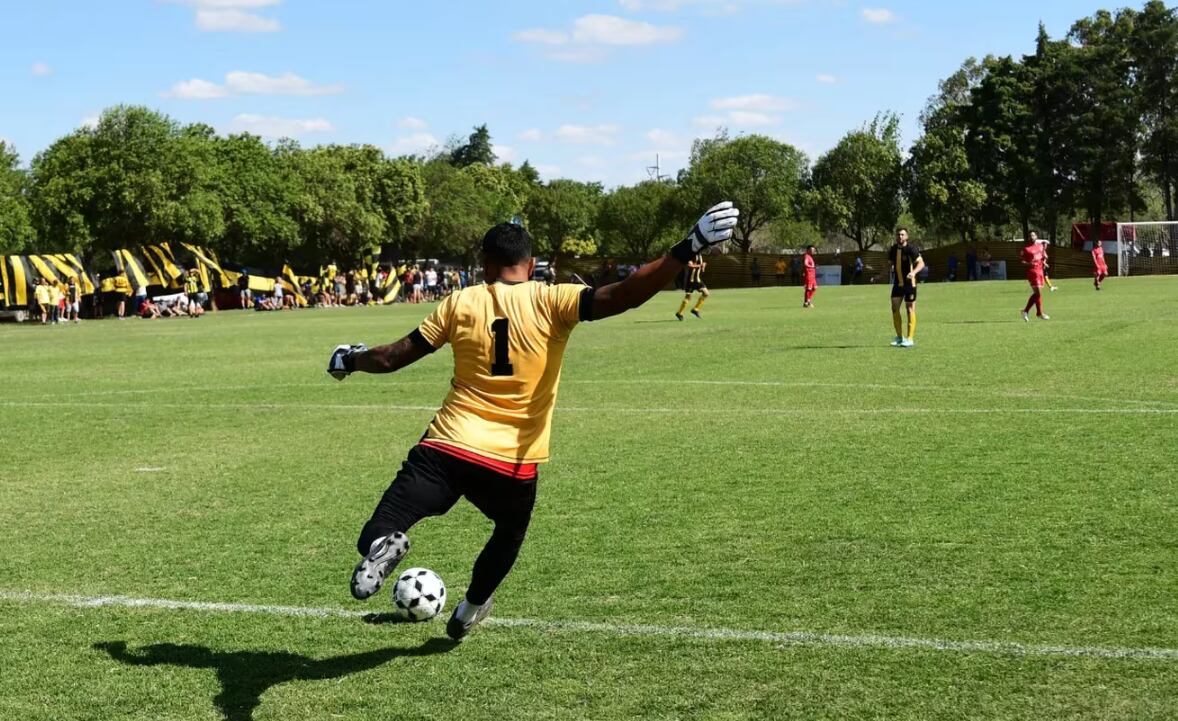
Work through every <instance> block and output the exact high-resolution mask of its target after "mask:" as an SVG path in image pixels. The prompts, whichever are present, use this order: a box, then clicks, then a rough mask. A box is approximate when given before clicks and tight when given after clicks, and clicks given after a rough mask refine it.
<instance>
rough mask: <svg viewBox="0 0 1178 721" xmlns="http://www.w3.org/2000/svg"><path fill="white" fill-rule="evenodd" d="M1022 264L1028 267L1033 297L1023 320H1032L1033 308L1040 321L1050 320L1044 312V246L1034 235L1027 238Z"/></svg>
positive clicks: (1028, 301)
mask: <svg viewBox="0 0 1178 721" xmlns="http://www.w3.org/2000/svg"><path fill="white" fill-rule="evenodd" d="M1020 260H1021V261H1022V264H1023V265H1025V266H1027V282H1028V283H1030V284H1031V297H1030V298H1028V299H1027V305H1026V307H1025V308H1023V320H1024V321H1030V320H1031V316H1030V313H1031V308H1032V307H1034V308H1035V315H1037V316H1039V319H1040V320H1050V319H1051V316H1049V315H1047V314H1046V313H1044V312H1043V293H1042V290H1043V283H1044V278H1043V246H1042V245H1040V244H1039V243H1038V242H1036V240H1035V238H1034V233H1032V234H1031V237H1028V238H1027V241H1026V243H1025V244H1024V245H1023V252H1022V255H1021V257H1020Z"/></svg>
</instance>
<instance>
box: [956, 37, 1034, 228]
mask: <svg viewBox="0 0 1178 721" xmlns="http://www.w3.org/2000/svg"><path fill="white" fill-rule="evenodd" d="M986 65H987V67H986V74H985V77H984V78H983V79H982V81H981V82H980V83H979V84H978V85H977V87H975V88H973V90H971V92H970V95H971V102H970V105H969V106H968V108H967V109H966V111H965V112H966V115H967V117H968V119H969V120H968V122H969V126H970V132H969V134H968V137H967V139H966V148H967V152H968V156H969V164H970V167H971V168H972V169H973V172H974V177H975V178H976V179H977V180H978V181H980V182H981V184H982V185H983V186H984V187H985V189H986V192H987V197H986V202H985V204H984V206H983V207H982V209H981V210H982V214H983V217H984V218H985V220H986V221H987V222H988V223H989V224H990V225H991V226H992V227H994V228H1001V227H1004V226H1006V225H1007V224H1009V223H1011V222H1015V223H1017V224H1018V225H1019V226H1020V227H1021V228H1022V231H1023V234H1024V236H1025V235H1026V233H1027V232H1029V230H1030V224H1031V216H1032V213H1033V212H1034V211H1035V207H1036V204H1035V195H1034V184H1035V173H1036V170H1035V119H1034V115H1033V113H1032V107H1031V96H1032V91H1033V89H1032V84H1031V78H1030V74H1029V72H1028V71H1027V68H1026V67H1025V66H1023V65H1022V64H1020V63H1018V62H1017V61H1015V60H1014V59H1013V58H1010V57H1003V58H993V59H988V60H987V63H986Z"/></svg>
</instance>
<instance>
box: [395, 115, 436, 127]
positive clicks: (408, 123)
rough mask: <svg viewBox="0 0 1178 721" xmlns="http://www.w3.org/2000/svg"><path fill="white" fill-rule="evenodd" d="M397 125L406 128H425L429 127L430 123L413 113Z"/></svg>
mask: <svg viewBox="0 0 1178 721" xmlns="http://www.w3.org/2000/svg"><path fill="white" fill-rule="evenodd" d="M397 126H398V127H401V128H405V129H406V130H425V129H426V128H428V127H429V123H427V122H425V121H424V120H422V119H421V118H415V117H413V116H412V115H406V116H405V117H403V118H401V119H400V120H398V121H397Z"/></svg>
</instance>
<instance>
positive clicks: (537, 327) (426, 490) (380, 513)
mask: <svg viewBox="0 0 1178 721" xmlns="http://www.w3.org/2000/svg"><path fill="white" fill-rule="evenodd" d="M738 216H739V211H738V210H737V209H736V208H733V207H732V203H721V204H719V205H717V206H715V207H713V208H711V209H710V210H709V211H708V212H707V213H705V214H704V216H703V217H702V218H700V220H699V222H698V223H696V225H695V227H694V228H692V230H691V233H689V234H688V236H687V237H686V238H684V239H683V240H682V241H681V242H680V243H678V244H676V245H675V246H674V247H673V248H672V249H671V251H670V252H669V253H668V254H667V255H666V256H664V257H662V258H659V259H658V260H655V261H652V262H650V263H647V264H646V265H644V266H642V267H641V268H639V269H638V270H637V271H636V272H634V273H633V274H631V275H629V276H628V277H626V279H625V280H623V281H621V282H619V283H613V284H610V285H604V286H601V287H598V288H589V287H586V286H579V285H572V284H556V285H546V284H544V283H542V282H536V281H533V280H532V277H533V272H534V270H535V265H536V262H535V259H534V258H533V257H532V239H531V236H529V235H528V233H527V231H526V230H524V229H523V228H522V227H520V226H518V225H514V224H511V223H503V224H500V225H497V226H495V227H494V228H492V229H491V230H490V231H488V232H487V234H486V236H484V237H483V243H482V250H483V267H484V269H485V270H484V276H485V278H486V283H485V284H483V285H477V286H470V287H467V288H464V289H462V290H460V291H457V292H455V293H453V294H452V295H450V296H449V297H447V298H446V299H445V300H443V301H442V302H441V303H440V304H439V305H438V306H437V308H436V309H435V310H434V312H433V313H431V314H430V315H429V317H428V318H426V319H425V320H424V321H423V322H422V323H421V325H420V326H419V327H418V328H417V330H415V331H413V332H412V333H410V334H409V335H407V336H405V337H404V338H402V339H401V340H399V341H397V342H395V343H393V344H391V345H386V346H382V347H380V348H373V349H372V350H368V349H367V348H365V347H364V346H363V345H352V346H339V347H338V348H336V349H335V352H333V353H332V356H331V360H330V361H329V364H328V372H329V373H331V375H332V376H334V377H335V378H337V379H339V380H342V379H343V378H345V377H347V375H348V374H349V373H352V372H354V371H363V372H366V373H391V372H393V371H396V370H398V369H400V368H403V367H405V366H407V365H409V364H410V363H413V362H415V361H417V360H420V359H421V358H423V357H425V356H426V355H428V354H430V353H433V352H434V351H435V350H438V349H439V348H441V347H442V346H443V345H446V344H447V343H448V344H450V347H451V348H452V349H453V352H454V378H453V380H452V381H451V383H450V392H449V394H448V395H447V396H446V400H445V401H443V402H442V407H441V409H440V410H438V413H437V415H435V416H434V419H433V420H432V421H431V422H430V424H429V428H428V429H427V430H426V432H425V436H424V437H423V438H422V440H421V442H420V443H418V444H417V445H416V446H414V447H413V449H412V450H410V451H409V456H408V458H407V459H406V461H405V463H404V465H403V466H402V467H401V471H400V472H399V473H398V474H397V477H396V478H395V479H394V480H393V483H392V485H390V486H389V488H388V490H386V491H385V493H384V496H383V497H382V498H381V500H380V503H379V504H377V507H376V510H375V511H374V512H373V514H372V517H371V518H370V519H369V521H368V523H367V524H365V526H364V529H363V531H361V533H360V539H359V541H357V544H356V547H357V550H359V552H360V554H361V555H362V556H363V558H362V559H361V560H360V562H359V563H358V564H357V565H356V568H355V570H354V571H353V572H352V584H351V589H352V595H353V596H354V597H356V598H357V599H365V598H368V597H370V596H371V595H372V594H374V593H376V592H377V591H378V590H379V589H380V587H381V585H382V584H383V583H384V579H385V578H386V576H387V575H388V573H389V572H390V571H391V570H392V569H393V568H394V567H395V566H396V565H397V563H398V562H400V560H401V558H402V557H403V556H404V555H405V554H406V553H407V552H408V551H409V539H408V537H407V536H406V535H405V534H406V532H407V531H408V530H409V529H410V528H411V527H412V526H413V525H414V524H415V523H417V522H418V521H420V520H421V519H423V518H425V517H427V516H437V515H441V514H443V513H445V512H447V511H448V510H449V509H450V508H451V507H452V506H453V505H454V504H455V503H456V502H457V501H458V499H459V498H461V497H466V499H467V500H469V501H470V502H471V503H472V504H474V505H475V507H477V508H478V509H479V510H480V511H482V512H483V514H484V515H486V516H487V517H488V518H490V519H491V520H492V521H494V523H495V530H494V532H493V533H492V534H491V539H490V540H489V541H487V545H486V546H485V547H484V548H483V551H482V553H480V554H479V557H478V559H477V560H476V561H475V565H474V571H473V573H472V575H471V581H470V585H469V586H468V587H467V591H466V598H465V599H464V600H463V601H462V602H461V603H460V604H459V605H458V607H457V608H455V609H454V614H453V616H451V618H450V622H449V623H448V624H447V626H446V633H447V634H449V635H450V636H451V637H452V638H454V639H459V638H462V637H463V636H465V635H466V634H467V633H468V632H469V631H470V629H471V628H472V627H473V626H474V625H475V624H477V623H478V622H479V621H481V620H482V619H483V618H484V617H486V615H487V613H489V612H490V609H491V595H492V594H493V593H494V591H495V589H496V588H498V586H499V584H500V582H502V580H503V579H504V577H506V575H507V573H508V571H510V570H511V567H512V565H513V564H514V563H515V559H516V555H517V554H518V553H519V550H520V547H521V545H522V544H523V541H524V536H525V534H526V533H527V529H528V523H529V522H530V520H531V516H532V507H533V504H534V503H535V499H536V480H537V475H538V473H537V466H538V464H540V463H543V462H545V461H547V460H548V439H549V435H550V432H551V428H552V412H553V409H554V408H555V405H556V391H557V387H558V385H559V383H560V372H561V365H562V362H563V356H564V350H565V346H566V345H567V343H568V340H569V335H570V334H571V333H572V331H573V329H574V328H575V327H576V326H577V324H578V323H579V322H581V321H590V320H599V319H602V318H608V317H610V316H612V315H617V314H619V313H622V312H624V311H626V310H629V309H631V308H637V307H638V306H640V305H642V304H643V303H645V302H646V301H647V300H649V299H650V298H651V297H653V296H654V295H655V293H658V292H659V291H660V290H661V289H662V288H663V287H665V286H666V284H667V283H668V282H670V281H671V280H672V279H673V278H674V277H675V275H676V274H677V273H679V272H680V271H681V270H682V269H683V267H684V266H685V265H689V264H691V263H696V264H698V262H699V260H700V253H701V252H702V251H703V250H706V249H707V248H709V247H711V246H713V245H717V244H719V243H722V242H724V241H726V240H728V239H729V238H731V237H732V228H733V227H734V226H735V225H736V221H737V217H738ZM700 272H701V273H702V267H701V268H700Z"/></svg>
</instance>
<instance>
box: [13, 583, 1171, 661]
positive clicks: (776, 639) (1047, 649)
mask: <svg viewBox="0 0 1178 721" xmlns="http://www.w3.org/2000/svg"><path fill="white" fill-rule="evenodd" d="M0 601H9V602H14V603H24V604H37V605H48V604H53V605H62V606H72V607H75V608H104V607H115V608H148V609H164V610H179V611H203V612H208V613H253V614H263V615H269V616H286V617H296V618H345V619H355V618H364V617H365V616H371V615H373V614H372V613H370V612H366V611H352V610H348V609H343V608H315V607H307V606H279V605H269V604H250V603H217V602H212V601H180V600H173V599H166V598H133V597H130V596H75V595H68V594H52V593H51V594H38V593H32V592H29V591H0ZM486 623H487V624H488V625H491V626H498V627H501V628H524V629H531V630H536V631H550V632H551V631H558V632H559V631H564V632H573V633H597V634H604V635H609V636H641V637H661V638H692V639H703V640H713V641H745V642H760V643H771V644H777V645H781V646H826V647H832V648H867V649H914V650H918V651H939V652H950V653H986V654H998V655H1007V656H1069V657H1086V658H1099V659H1111V660H1140V661H1178V649H1174V648H1117V647H1108V646H1043V645H1034V644H1024V643H1015V642H1012V641H952V640H947V639H937V638H915V637H911V636H883V635H877V634H864V635H846V634H830V633H814V632H810V631H750V630H743V629H730V628H687V627H682V626H657V625H644V624H613V623H595V622H588V621H541V620H536V619H527V618H495V617H491V618H489V619H487V621H486Z"/></svg>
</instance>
